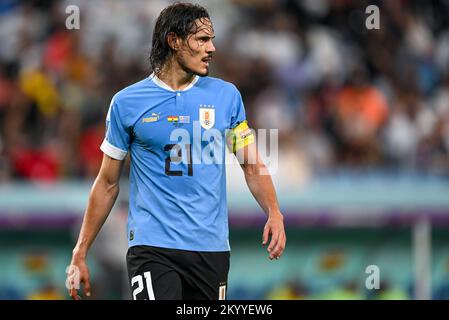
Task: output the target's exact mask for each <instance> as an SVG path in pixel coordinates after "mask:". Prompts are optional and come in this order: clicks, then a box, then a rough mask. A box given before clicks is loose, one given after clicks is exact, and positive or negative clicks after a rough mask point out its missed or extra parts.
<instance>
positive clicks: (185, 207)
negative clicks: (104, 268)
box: [101, 75, 246, 251]
mask: <svg viewBox="0 0 449 320" xmlns="http://www.w3.org/2000/svg"><path fill="white" fill-rule="evenodd" d="M242 123H246V117H245V110H244V106H243V102H242V98H241V96H240V93H239V91H238V90H237V89H236V87H235V86H234V85H232V84H230V83H228V82H225V81H222V80H219V79H215V78H211V77H198V76H197V77H195V79H194V81H193V82H192V83H191V84H190V85H189V86H188V87H187V88H185V89H184V90H181V91H173V90H172V89H171V88H170V87H168V86H167V85H166V84H164V83H163V82H162V81H161V80H159V79H158V78H157V77H155V76H154V75H151V76H150V77H149V78H146V79H144V80H142V81H140V82H137V83H135V84H133V85H131V86H129V87H127V88H125V89H123V90H121V91H120V92H118V93H117V94H116V95H115V96H114V97H113V99H112V102H111V105H110V108H109V112H108V115H107V119H106V124H107V130H106V137H105V140H104V142H103V144H102V145H101V150H102V151H103V152H104V153H105V154H107V155H109V156H110V157H112V158H114V159H118V160H123V159H124V158H125V157H126V155H127V153H128V152H130V156H131V172H130V199H129V216H128V243H129V246H130V247H131V246H135V245H150V246H157V247H163V248H174V249H183V250H193V251H229V250H230V248H229V241H228V214H227V199H226V173H225V151H226V150H225V148H226V143H224V140H225V139H224V137H225V131H226V130H227V129H232V128H236V127H237V126H240V124H242ZM214 130H215V131H214ZM217 130H218V131H217ZM208 132H220V133H221V137H217V135H215V136H214V137H213V138H210V137H208ZM195 136H196V137H197V138H198V136H200V140H199V143H195V141H198V140H195ZM201 137H203V139H204V140H207V141H204V140H203V141H201V139H202V138H201ZM220 138H221V139H222V141H219V140H220ZM220 142H223V143H220ZM211 146H214V148H211ZM205 154H208V155H211V156H213V157H214V159H216V160H218V161H214V163H210V161H206V162H208V163H205V161H203V160H204V159H203V156H204V155H205ZM206 160H207V159H206Z"/></svg>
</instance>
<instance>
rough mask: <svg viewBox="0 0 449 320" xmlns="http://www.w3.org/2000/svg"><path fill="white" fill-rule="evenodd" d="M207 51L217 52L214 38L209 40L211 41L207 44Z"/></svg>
mask: <svg viewBox="0 0 449 320" xmlns="http://www.w3.org/2000/svg"><path fill="white" fill-rule="evenodd" d="M206 52H207V53H213V52H215V46H214V43H213V42H212V40H211V41H209V43H208V45H207V47H206Z"/></svg>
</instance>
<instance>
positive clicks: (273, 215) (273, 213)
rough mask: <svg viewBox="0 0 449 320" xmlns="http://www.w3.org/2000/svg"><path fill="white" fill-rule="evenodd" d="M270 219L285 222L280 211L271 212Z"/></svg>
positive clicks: (269, 212)
mask: <svg viewBox="0 0 449 320" xmlns="http://www.w3.org/2000/svg"><path fill="white" fill-rule="evenodd" d="M268 218H279V219H282V220H284V216H283V215H282V213H281V211H279V209H275V210H269V211H268Z"/></svg>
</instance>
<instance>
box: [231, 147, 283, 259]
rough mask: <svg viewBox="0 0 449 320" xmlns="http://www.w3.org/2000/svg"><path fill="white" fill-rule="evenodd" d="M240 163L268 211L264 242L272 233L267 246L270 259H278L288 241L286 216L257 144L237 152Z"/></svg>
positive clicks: (246, 177) (252, 191) (254, 191)
mask: <svg viewBox="0 0 449 320" xmlns="http://www.w3.org/2000/svg"><path fill="white" fill-rule="evenodd" d="M236 156H237V158H238V159H239V163H241V167H242V169H243V172H244V174H245V179H246V183H247V185H248V187H249V189H250V191H251V193H252V195H253V196H254V198H255V199H256V201H257V202H258V203H259V205H260V207H261V208H262V209H263V210H264V212H265V213H266V215H267V217H268V220H267V223H266V224H265V227H264V230H263V236H262V244H263V245H266V244H267V242H268V238H269V236H270V235H271V241H270V244H269V246H268V248H267V251H268V253H269V258H270V259H278V258H279V257H280V256H281V255H282V252H283V251H284V248H285V243H286V241H287V238H286V235H285V228H284V217H283V215H282V213H281V212H280V210H279V204H278V201H277V197H276V191H275V189H274V185H273V181H272V180H271V175H270V173H269V172H268V169H267V168H266V166H265V164H264V163H263V161H262V159H261V158H260V155H259V153H258V151H257V149H256V144H255V143H251V144H249V145H247V146H245V147H243V148H242V149H240V150H239V151H237V153H236Z"/></svg>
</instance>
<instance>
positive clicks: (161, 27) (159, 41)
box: [149, 2, 210, 72]
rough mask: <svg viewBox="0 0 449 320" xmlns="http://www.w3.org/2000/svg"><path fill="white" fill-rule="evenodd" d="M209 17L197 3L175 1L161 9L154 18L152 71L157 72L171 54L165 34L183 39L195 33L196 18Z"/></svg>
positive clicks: (151, 55) (151, 54)
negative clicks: (173, 34) (171, 33)
mask: <svg viewBox="0 0 449 320" xmlns="http://www.w3.org/2000/svg"><path fill="white" fill-rule="evenodd" d="M205 18H207V19H210V17H209V13H208V12H207V10H206V9H205V8H204V7H202V6H200V5H197V4H192V3H184V2H177V3H175V4H172V5H170V6H168V7H166V8H165V9H164V10H162V12H161V14H160V15H159V17H158V18H157V20H156V25H155V27H154V32H153V40H152V47H151V53H150V59H149V60H150V65H151V69H152V70H153V71H154V72H158V71H159V70H160V69H161V68H162V67H163V65H164V64H165V62H166V61H167V59H168V58H169V57H170V55H171V54H172V51H173V50H172V48H170V46H169V45H168V42H167V36H168V34H169V33H170V32H173V33H175V34H176V35H177V36H178V37H180V38H181V39H183V40H185V39H187V36H188V35H189V34H191V33H195V32H196V30H195V28H196V24H195V20H196V19H205Z"/></svg>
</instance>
